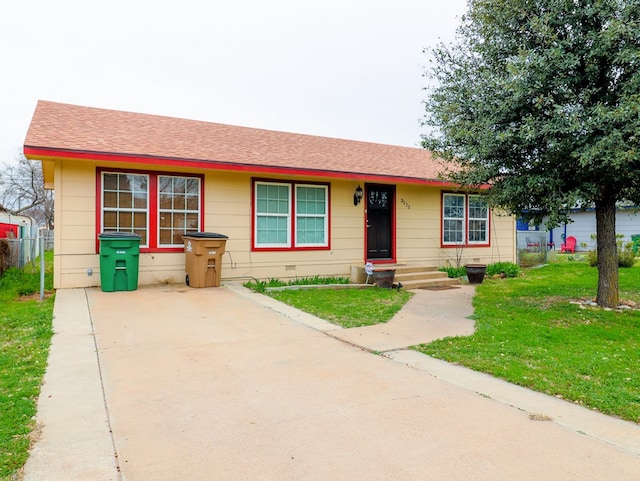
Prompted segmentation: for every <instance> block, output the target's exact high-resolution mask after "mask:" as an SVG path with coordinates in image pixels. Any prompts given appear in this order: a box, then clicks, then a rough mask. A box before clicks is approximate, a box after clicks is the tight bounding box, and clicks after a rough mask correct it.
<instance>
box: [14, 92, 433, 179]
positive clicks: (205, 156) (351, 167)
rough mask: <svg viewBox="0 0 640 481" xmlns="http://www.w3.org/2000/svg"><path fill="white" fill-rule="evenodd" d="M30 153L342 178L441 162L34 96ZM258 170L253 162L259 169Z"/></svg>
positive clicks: (404, 172) (405, 174)
mask: <svg viewBox="0 0 640 481" xmlns="http://www.w3.org/2000/svg"><path fill="white" fill-rule="evenodd" d="M24 147H25V153H26V154H27V156H28V157H30V158H38V156H39V155H40V156H43V155H44V154H43V152H45V151H56V152H57V153H58V154H59V155H60V156H63V155H62V154H67V155H64V156H74V155H71V154H75V155H77V154H87V153H89V154H100V155H103V156H119V157H122V156H126V157H128V158H140V159H145V161H146V162H147V163H148V162H149V159H163V160H167V159H169V160H173V161H183V162H185V163H187V164H188V163H190V162H198V164H199V165H202V163H203V162H204V163H211V168H217V169H225V167H229V168H231V167H232V166H235V168H243V169H247V170H251V168H252V167H255V168H263V169H264V168H269V169H275V170H282V171H288V170H293V171H294V172H295V171H311V172H317V173H318V174H320V175H323V174H324V175H327V173H330V174H331V176H335V177H340V176H341V175H346V176H349V177H352V176H353V174H356V175H361V176H362V177H363V178H379V177H395V178H406V179H407V180H408V181H414V182H415V181H418V182H421V181H422V182H425V181H426V182H433V181H436V182H437V173H438V172H439V171H441V170H442V165H441V164H440V163H439V162H437V161H435V160H434V159H433V157H432V156H431V154H430V153H429V152H428V151H426V150H422V149H418V148H411V147H398V146H392V145H384V144H375V143H370V142H360V141H352V140H342V139H334V138H328V137H317V136H311V135H303V134H292V133H286V132H277V131H270V130H262V129H254V128H248V127H237V126H232V125H225V124H217V123H210V122H201V121H194V120H185V119H179V118H172V117H162V116H157V115H147V114H139V113H130V112H122V111H117V110H105V109H98V108H92V107H82V106H76V105H68V104H61V103H56V102H48V101H39V102H38V105H37V107H36V110H35V112H34V114H33V118H32V121H31V125H30V126H29V130H28V132H27V136H26V139H25V143H24ZM258 170H259V169H258Z"/></svg>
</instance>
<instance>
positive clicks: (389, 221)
mask: <svg viewBox="0 0 640 481" xmlns="http://www.w3.org/2000/svg"><path fill="white" fill-rule="evenodd" d="M394 194H395V186H393V185H376V184H367V185H366V197H365V198H366V200H367V210H366V214H365V220H366V223H367V260H379V259H392V258H393V246H392V239H393V236H392V230H393V211H394V205H395V204H394Z"/></svg>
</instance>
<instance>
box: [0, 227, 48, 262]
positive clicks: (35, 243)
mask: <svg viewBox="0 0 640 481" xmlns="http://www.w3.org/2000/svg"><path fill="white" fill-rule="evenodd" d="M34 234H36V235H40V236H42V237H43V239H44V250H45V251H47V250H51V249H53V231H50V230H42V231H39V234H38V232H35V233H34ZM4 240H6V241H7V243H8V245H9V252H8V256H7V259H6V260H5V261H4V263H3V264H4V265H5V267H6V268H9V267H17V268H19V269H21V268H23V267H24V266H26V265H27V264H29V263H30V262H33V261H35V259H36V258H37V257H38V256H39V255H40V238H39V237H37V236H33V237H23V238H22V239H12V238H8V239H3V241H4Z"/></svg>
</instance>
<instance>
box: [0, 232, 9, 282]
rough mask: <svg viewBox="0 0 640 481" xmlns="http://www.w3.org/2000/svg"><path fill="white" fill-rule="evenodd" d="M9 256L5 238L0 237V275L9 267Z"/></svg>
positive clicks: (7, 243)
mask: <svg viewBox="0 0 640 481" xmlns="http://www.w3.org/2000/svg"><path fill="white" fill-rule="evenodd" d="M10 256H11V247H10V246H9V241H8V240H7V239H0V277H2V274H4V271H6V270H7V269H8V268H9V257H10Z"/></svg>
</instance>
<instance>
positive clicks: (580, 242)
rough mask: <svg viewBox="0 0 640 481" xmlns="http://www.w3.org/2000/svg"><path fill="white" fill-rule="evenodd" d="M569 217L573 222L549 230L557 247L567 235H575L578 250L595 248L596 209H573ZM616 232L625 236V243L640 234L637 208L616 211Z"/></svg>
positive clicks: (639, 219) (623, 239)
mask: <svg viewBox="0 0 640 481" xmlns="http://www.w3.org/2000/svg"><path fill="white" fill-rule="evenodd" d="M569 218H570V219H571V220H572V221H573V222H570V223H568V224H566V225H565V224H563V225H561V226H559V227H556V228H554V229H551V230H550V231H549V237H550V238H551V239H553V240H554V242H555V244H556V247H560V244H562V242H563V239H565V238H566V237H569V236H573V237H575V238H576V251H589V250H594V249H595V248H596V240H595V235H596V213H595V209H593V208H589V209H585V210H579V209H573V210H572V211H571V213H570V214H569ZM616 234H618V235H622V236H623V238H622V241H623V242H624V243H627V242H631V241H632V240H631V236H636V235H640V214H639V213H638V210H637V208H627V207H619V208H618V210H617V211H616ZM592 236H593V237H592Z"/></svg>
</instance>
